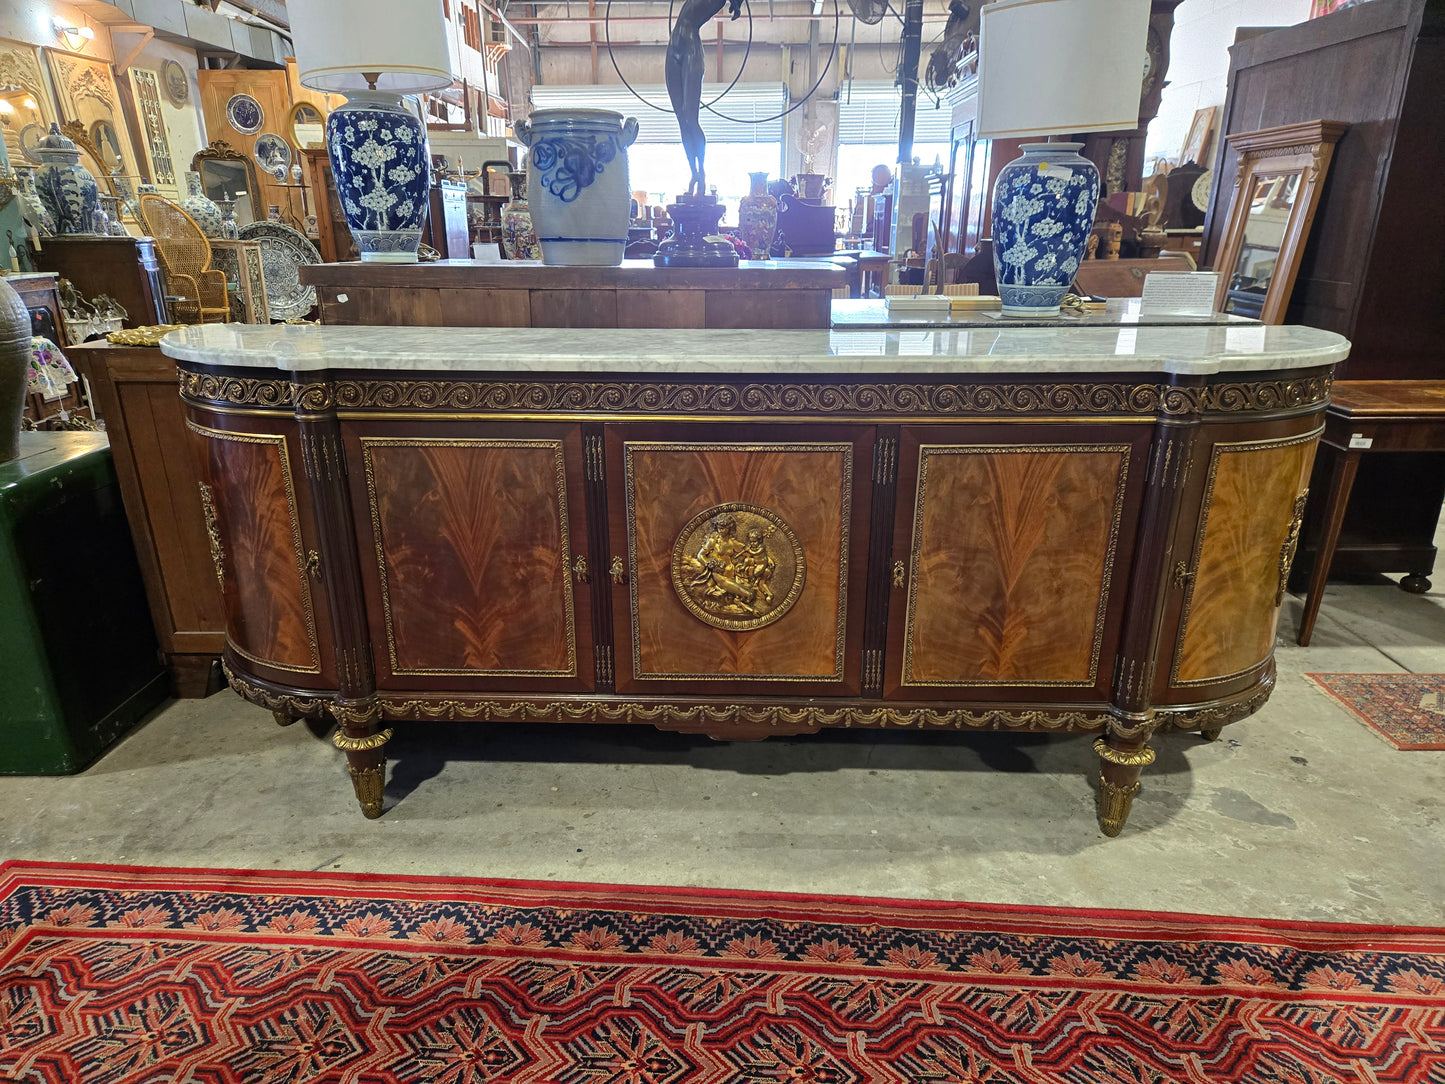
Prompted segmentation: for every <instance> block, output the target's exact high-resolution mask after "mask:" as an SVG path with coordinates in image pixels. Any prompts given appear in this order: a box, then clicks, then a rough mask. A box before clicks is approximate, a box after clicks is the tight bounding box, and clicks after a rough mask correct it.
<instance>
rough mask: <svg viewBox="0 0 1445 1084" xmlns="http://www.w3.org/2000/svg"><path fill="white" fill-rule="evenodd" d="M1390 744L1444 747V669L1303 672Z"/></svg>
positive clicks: (1411, 747) (1418, 747) (1399, 746)
mask: <svg viewBox="0 0 1445 1084" xmlns="http://www.w3.org/2000/svg"><path fill="white" fill-rule="evenodd" d="M1305 676H1306V677H1308V678H1309V679H1310V680H1311V681H1313V682H1314V683H1315V684H1316V685H1318V686H1319V687H1320V688H1321V689H1323V690H1324V691H1325V692H1327V693H1329V694H1330V695H1331V696H1332V697H1334V698H1335V699H1336V700H1338V701H1339V702H1340V703H1341V704H1343V705H1344V706H1345V707H1347V708H1349V709H1350V711H1352V712H1354V713H1355V715H1357V716H1359V718H1360V721H1361V722H1363V723H1364V724H1365V725H1366V726H1367V727H1369V728H1370V729H1371V730H1373V731H1374V732H1375V733H1376V734H1379V735H1380V737H1382V738H1384V739H1385V740H1386V741H1387V742H1389V743H1390V744H1391V745H1393V746H1394V747H1395V748H1396V749H1445V674H1306V675H1305Z"/></svg>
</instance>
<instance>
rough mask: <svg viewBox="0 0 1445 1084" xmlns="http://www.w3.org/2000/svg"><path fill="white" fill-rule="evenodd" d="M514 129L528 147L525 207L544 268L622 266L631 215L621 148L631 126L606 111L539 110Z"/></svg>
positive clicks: (633, 123)
mask: <svg viewBox="0 0 1445 1084" xmlns="http://www.w3.org/2000/svg"><path fill="white" fill-rule="evenodd" d="M513 131H514V132H515V134H516V136H517V138H518V139H519V140H521V141H522V142H523V143H524V144H526V145H527V147H528V152H527V193H528V203H529V204H530V206H531V212H532V227H533V229H534V230H535V231H536V234H537V240H538V241H539V242H540V243H541V246H542V262H543V263H547V264H554V265H561V266H567V267H615V266H617V265H618V264H620V263H621V262H622V255H623V253H624V252H625V251H626V249H627V227H628V226H629V225H630V223H631V209H632V186H631V184H630V183H629V180H628V176H627V148H628V147H630V146H632V142H633V140H635V139H636V138H637V120H636V119H635V118H633V117H627V118H626V119H624V118H623V116H622V114H621V113H614V112H612V111H611V110H609V109H539V110H537V111H535V112H534V113H533V114H532V115H531V116H530V117H528V118H527V119H526V120H523V121H519V122H517V123H516V124H515V125H513Z"/></svg>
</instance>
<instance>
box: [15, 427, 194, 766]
mask: <svg viewBox="0 0 1445 1084" xmlns="http://www.w3.org/2000/svg"><path fill="white" fill-rule="evenodd" d="M166 692H167V677H166V673H165V670H164V668H163V667H162V666H161V664H160V661H159V658H158V656H157V653H156V639H155V630H154V627H153V626H152V624H151V618H150V612H149V610H148V609H147V606H146V596H145V589H144V587H143V585H142V583H141V576H140V568H139V566H138V565H137V564H136V558H135V549H134V546H133V544H132V542H131V536H130V530H129V528H128V527H127V525H126V519H125V510H124V508H123V506H122V504H121V496H120V488H119V486H118V484H117V482H116V477H115V467H114V465H113V464H112V462H111V456H110V447H109V445H108V443H107V442H106V438H105V436H104V434H99V433H68V432H55V433H22V434H20V458H19V459H15V460H11V461H10V462H8V463H3V464H0V772H4V773H10V774H64V773H68V772H77V771H80V770H81V769H82V768H84V767H85V766H86V765H87V764H89V763H90V762H91V761H92V760H94V759H95V758H96V757H97V756H99V755H100V754H101V753H102V752H103V751H104V750H105V749H106V748H107V747H108V746H110V745H111V744H112V743H113V742H114V741H115V740H116V739H117V738H119V737H120V736H121V735H122V734H124V733H125V732H126V731H127V730H128V729H130V727H132V726H133V725H134V724H135V723H136V722H137V721H138V720H139V719H140V718H141V717H142V716H144V715H145V714H146V712H148V711H150V710H151V709H152V708H153V707H155V706H156V705H157V704H158V703H160V702H161V700H163V699H164V698H165V696H166Z"/></svg>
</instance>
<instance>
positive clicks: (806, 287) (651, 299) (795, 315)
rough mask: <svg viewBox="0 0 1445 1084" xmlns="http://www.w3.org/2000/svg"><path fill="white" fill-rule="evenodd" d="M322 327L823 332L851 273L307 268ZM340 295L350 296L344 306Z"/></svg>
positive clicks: (463, 265) (747, 267)
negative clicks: (836, 293)
mask: <svg viewBox="0 0 1445 1084" xmlns="http://www.w3.org/2000/svg"><path fill="white" fill-rule="evenodd" d="M301 281H302V282H304V283H307V284H308V285H311V286H315V287H316V295H317V304H318V306H319V307H320V313H321V322H322V323H323V324H366V325H373V324H374V325H395V326H413V327H638V328H646V327H655V328H668V327H672V328H758V329H767V328H826V327H828V325H829V323H830V322H831V318H832V316H831V311H832V303H833V291H834V290H835V289H838V288H846V287H847V286H848V273H847V272H846V271H845V270H844V269H843V268H841V267H839V266H837V265H836V264H832V263H824V262H820V263H787V264H781V263H771V262H765V261H745V262H743V263H742V264H741V265H739V266H738V267H737V268H728V267H706V268H662V267H654V266H653V265H652V261H651V260H626V261H624V262H623V263H622V265H621V266H620V267H545V266H543V265H542V264H536V263H524V262H521V261H505V262H502V263H478V262H476V261H475V260H440V261H437V262H434V263H418V264H377V263H372V264H366V263H324V264H312V265H310V266H308V267H303V268H301ZM343 299H344V300H343Z"/></svg>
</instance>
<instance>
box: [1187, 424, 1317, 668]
mask: <svg viewBox="0 0 1445 1084" xmlns="http://www.w3.org/2000/svg"><path fill="white" fill-rule="evenodd" d="M1318 441H1319V433H1318V432H1317V431H1316V432H1310V433H1305V434H1301V435H1299V436H1290V437H1283V438H1280V439H1277V440H1252V441H1237V442H1224V441H1221V442H1219V443H1216V444H1215V445H1214V447H1213V450H1212V452H1211V453H1210V459H1209V472H1208V475H1207V478H1206V481H1205V485H1204V498H1203V511H1202V513H1201V516H1200V520H1199V525H1198V529H1197V531H1196V534H1195V539H1194V546H1193V553H1192V556H1191V558H1190V561H1189V566H1188V567H1189V568H1190V569H1192V570H1193V575H1192V576H1190V577H1189V578H1188V580H1187V586H1186V588H1185V594H1184V603H1183V613H1182V616H1181V618H1180V628H1181V629H1182V630H1183V631H1182V633H1181V635H1180V636H1179V640H1178V644H1177V648H1176V651H1175V653H1174V661H1173V666H1172V668H1171V671H1170V684H1172V685H1175V686H1195V685H1208V684H1212V683H1215V682H1224V681H1229V680H1231V679H1233V678H1235V677H1238V676H1239V675H1241V674H1245V673H1248V672H1249V671H1251V670H1254V669H1255V668H1257V667H1259V666H1261V665H1262V664H1263V663H1265V662H1266V661H1267V660H1268V659H1269V657H1270V653H1271V651H1272V650H1273V646H1274V634H1275V625H1276V624H1277V623H1278V621H1279V606H1280V603H1281V602H1283V601H1284V584H1285V580H1286V578H1287V577H1288V573H1289V564H1290V561H1291V560H1292V559H1293V557H1294V551H1295V547H1296V546H1297V545H1298V542H1299V530H1300V521H1301V518H1302V516H1303V514H1304V497H1305V494H1306V493H1307V492H1308V486H1309V477H1310V467H1311V466H1312V465H1313V463H1314V457H1315V446H1316V444H1317V443H1318Z"/></svg>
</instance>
